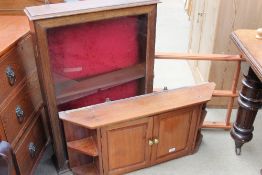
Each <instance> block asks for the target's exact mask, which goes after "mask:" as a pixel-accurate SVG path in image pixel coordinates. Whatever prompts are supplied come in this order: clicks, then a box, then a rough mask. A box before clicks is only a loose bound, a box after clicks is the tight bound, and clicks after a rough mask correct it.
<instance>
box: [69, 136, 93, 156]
mask: <svg viewBox="0 0 262 175" xmlns="http://www.w3.org/2000/svg"><path fill="white" fill-rule="evenodd" d="M67 147H68V148H70V149H73V150H75V151H78V152H80V153H83V154H86V155H88V156H93V157H97V156H98V149H97V146H96V143H95V140H94V138H93V137H92V136H90V137H88V138H84V139H81V140H76V141H71V142H67Z"/></svg>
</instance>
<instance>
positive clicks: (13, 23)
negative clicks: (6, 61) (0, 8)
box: [0, 1, 30, 61]
mask: <svg viewBox="0 0 262 175" xmlns="http://www.w3.org/2000/svg"><path fill="white" fill-rule="evenodd" d="M1 2H2V1H1ZM8 2H9V1H8ZM0 21H1V23H0V38H1V42H0V57H1V56H2V55H3V54H5V53H6V52H7V51H8V50H9V49H11V48H13V47H14V45H16V43H17V42H18V40H20V39H21V37H23V36H24V35H25V34H27V33H29V31H30V28H29V25H28V21H27V19H26V17H25V16H0ZM0 61H1V60H0Z"/></svg>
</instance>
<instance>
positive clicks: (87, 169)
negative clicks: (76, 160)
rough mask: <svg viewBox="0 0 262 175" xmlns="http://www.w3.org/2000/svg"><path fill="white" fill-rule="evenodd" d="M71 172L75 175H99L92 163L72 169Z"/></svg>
mask: <svg viewBox="0 0 262 175" xmlns="http://www.w3.org/2000/svg"><path fill="white" fill-rule="evenodd" d="M72 171H73V173H74V174H76V175H83V174H87V175H99V173H98V170H97V168H96V166H95V164H93V163H91V164H86V165H82V166H77V167H74V168H72Z"/></svg>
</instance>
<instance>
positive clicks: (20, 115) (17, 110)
mask: <svg viewBox="0 0 262 175" xmlns="http://www.w3.org/2000/svg"><path fill="white" fill-rule="evenodd" d="M15 114H16V117H17V120H18V121H19V122H20V123H21V122H22V121H23V120H24V111H23V109H22V108H21V106H16V108H15Z"/></svg>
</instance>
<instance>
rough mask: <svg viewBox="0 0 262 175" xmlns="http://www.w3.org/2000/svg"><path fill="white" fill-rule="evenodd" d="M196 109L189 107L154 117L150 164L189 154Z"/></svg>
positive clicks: (195, 121)
mask: <svg viewBox="0 0 262 175" xmlns="http://www.w3.org/2000/svg"><path fill="white" fill-rule="evenodd" d="M198 111H199V110H198V108H196V107H189V108H185V109H181V110H176V111H171V112H167V113H163V114H160V115H157V116H155V117H154V131H153V135H154V137H153V140H154V146H153V147H152V164H156V163H160V162H163V161H167V160H170V159H174V158H177V157H180V156H183V155H186V154H189V153H190V152H191V149H192V144H193V140H194V136H195V134H194V133H195V131H196V129H197V128H196V123H197V121H198V114H197V112H198Z"/></svg>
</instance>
